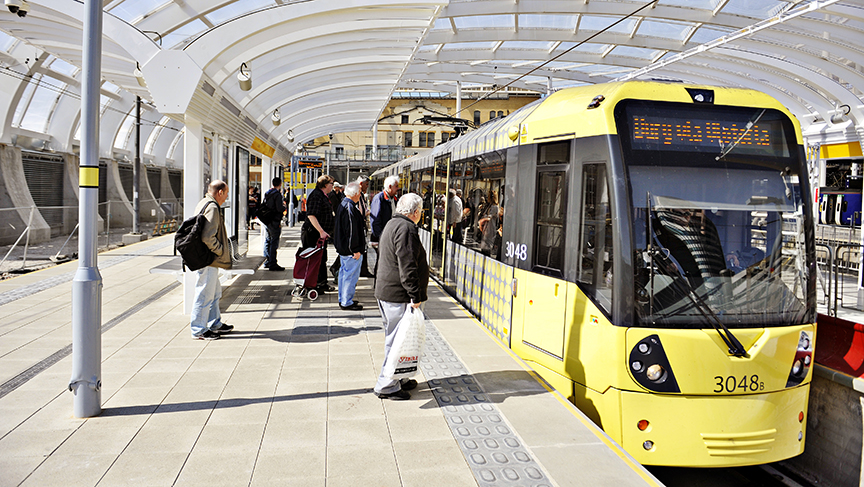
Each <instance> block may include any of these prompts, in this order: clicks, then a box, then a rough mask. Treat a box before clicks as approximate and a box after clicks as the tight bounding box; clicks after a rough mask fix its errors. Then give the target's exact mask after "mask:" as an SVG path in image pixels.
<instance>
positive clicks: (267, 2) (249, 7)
mask: <svg viewBox="0 0 864 487" xmlns="http://www.w3.org/2000/svg"><path fill="white" fill-rule="evenodd" d="M275 5H276V2H275V1H274V0H243V1H238V2H234V3H229V4H228V5H226V6H224V7H222V8H220V9H219V10H216V11H214V12H210V13H209V14H207V15H205V16H204V17H205V18H206V19H207V20H209V21H210V22H211V23H212V24H213V25H219V24H221V23H223V22H227V21H229V20H231V19H235V18H237V17H240V16H242V15H246V14H248V13H251V12H255V11H256V10H261V9H263V8H266V7H272V6H275Z"/></svg>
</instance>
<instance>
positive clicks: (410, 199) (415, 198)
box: [396, 193, 423, 216]
mask: <svg viewBox="0 0 864 487" xmlns="http://www.w3.org/2000/svg"><path fill="white" fill-rule="evenodd" d="M421 208H423V198H421V197H420V195H419V194H415V193H406V194H403V195H402V197H401V198H399V202H398V203H396V213H399V214H400V215H406V216H407V215H411V214H412V213H414V212H415V211H417V210H419V209H421Z"/></svg>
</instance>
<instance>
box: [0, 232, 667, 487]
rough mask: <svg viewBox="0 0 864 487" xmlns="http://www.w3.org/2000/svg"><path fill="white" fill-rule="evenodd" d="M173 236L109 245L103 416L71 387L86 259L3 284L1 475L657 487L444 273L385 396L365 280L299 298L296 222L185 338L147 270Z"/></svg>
mask: <svg viewBox="0 0 864 487" xmlns="http://www.w3.org/2000/svg"><path fill="white" fill-rule="evenodd" d="M172 243H173V236H172V235H168V236H164V237H157V238H154V239H151V240H148V241H145V242H141V243H137V244H134V245H129V246H126V247H123V248H120V249H116V250H113V251H110V252H106V253H102V254H100V256H99V266H100V272H101V275H102V279H103V285H104V287H103V292H102V322H103V328H102V332H103V333H102V387H103V388H102V391H101V393H102V405H103V412H102V414H101V415H100V416H98V417H94V418H89V419H77V418H74V417H73V416H72V403H73V398H72V396H71V393H69V392H68V390H67V384H68V382H69V377H70V374H71V359H72V357H71V337H72V332H71V284H72V278H73V277H74V273H75V270H76V269H77V262H70V263H67V264H63V265H58V266H55V267H52V268H50V269H45V270H41V271H38V272H34V273H30V274H26V275H22V276H19V277H16V278H14V279H10V280H6V281H0V486H19V485H20V486H52V485H62V486H64V487H73V486H79V485H80V486H95V485H98V486H100V487H101V486H115V485H136V486H160V485H166V486H167V485H178V486H195V485H201V486H205V485H206V486H228V485H230V486H234V485H237V486H240V485H243V486H248V485H252V486H259V485H280V486H282V485H298V486H325V485H326V486H340V485H345V486H357V485H370V486H430V485H434V486H472V485H477V486H498V485H500V486H516V485H519V486H631V485H632V486H637V485H639V486H641V485H654V486H657V485H661V484H660V482H659V481H658V480H657V479H656V478H655V477H654V476H653V475H652V474H651V473H649V472H648V471H646V470H645V469H644V468H643V467H642V466H641V465H639V464H638V463H637V462H636V461H634V460H633V459H632V458H631V457H630V456H629V455H627V453H626V452H624V451H623V450H622V449H621V448H620V447H619V446H618V445H617V444H615V443H614V442H613V441H612V440H611V439H609V438H608V437H607V436H606V435H605V434H604V433H603V432H602V431H601V430H599V429H598V428H597V427H596V426H595V425H594V424H593V423H592V422H591V421H590V420H589V419H587V418H586V417H585V416H584V415H583V414H582V413H581V412H580V411H579V410H577V409H576V408H575V407H573V406H572V405H571V404H570V403H569V402H568V401H567V400H566V399H564V398H563V397H562V396H561V395H560V394H558V393H557V392H555V391H553V390H552V389H551V388H550V387H549V386H548V385H547V384H546V383H544V382H543V380H542V379H540V378H539V376H537V375H536V374H535V373H534V372H533V371H532V370H531V369H530V367H528V366H527V365H526V364H525V363H524V362H522V361H521V360H520V359H519V358H518V357H516V356H514V355H513V354H512V353H511V352H510V351H509V350H507V349H505V348H503V347H502V346H501V345H499V344H498V342H497V341H496V340H494V339H493V338H492V337H491V336H490V335H488V334H487V332H486V330H485V329H484V328H483V327H482V326H481V325H480V324H479V323H478V322H477V321H476V320H475V319H474V318H472V317H471V316H470V315H469V314H468V313H467V312H466V311H465V310H464V309H462V308H461V307H460V306H459V305H458V303H457V302H456V301H455V300H453V299H452V298H450V297H449V296H448V295H447V294H445V293H444V292H443V291H442V290H441V289H440V288H438V287H437V286H436V285H435V284H434V283H430V289H429V297H430V299H429V301H428V302H427V303H426V304H425V308H424V309H425V312H426V315H427V317H428V318H429V321H428V323H427V327H428V328H427V345H426V350H425V354H424V356H423V357H422V361H421V371H422V374H418V376H417V377H416V379H417V380H418V382H419V386H418V388H417V389H415V390H414V391H412V397H411V399H410V400H408V401H391V400H381V399H378V398H377V397H376V396H375V395H374V394H373V393H372V386H373V385H374V383H375V380H376V377H377V375H378V372H379V371H380V367H381V363H382V361H383V355H384V351H383V348H384V346H383V342H384V334H383V331H382V324H381V319H380V316H379V314H378V310H377V306H375V300H374V297H373V293H372V280H371V279H363V278H361V279H360V282H359V283H358V289H357V297H356V299H357V300H358V301H360V302H361V303H363V304H364V305H365V309H364V310H362V311H360V312H347V311H342V310H340V309H339V307H338V303H337V298H336V295H335V293H327V294H325V295H323V296H321V297H319V298H318V300H316V301H314V302H313V301H310V300H309V299H301V298H296V297H292V296H291V294H290V291H291V288H292V287H293V284H292V279H291V267H292V264H293V256H294V252H295V250H296V247H297V245H298V243H299V227H297V228H287V229H283V234H282V242H281V248H280V250H279V262H280V264H281V265H283V266H285V267H286V268H287V270H286V271H282V272H270V271H267V270H258V271H257V272H255V273H254V274H251V275H240V276H237V277H234V278H233V279H232V280H231V281H228V282H227V283H225V285H224V287H223V297H222V301H221V305H222V310H223V321H225V322H226V323H229V324H232V325H234V326H235V329H234V331H233V332H232V333H230V334H228V335H225V336H224V337H223V338H221V339H219V340H215V341H200V340H192V339H191V338H190V330H189V321H188V316H184V315H183V314H182V308H183V303H182V301H183V291H182V286H181V285H180V284H179V283H178V282H177V281H176V279H175V278H174V276H172V275H170V274H151V273H149V272H148V270H149V269H150V268H153V267H155V266H158V265H160V264H163V263H165V262H167V261H168V260H170V259H171V258H172V257H173V255H172ZM249 247H250V249H251V250H250V254H257V255H260V253H261V242H260V237H259V236H257V235H253V236H252V239H251V242H250V246H249ZM328 253H329V254H330V259H331V260H332V259H333V258H334V257H335V252H334V251H333V250H332V248H331V249H330V250H329V252H328Z"/></svg>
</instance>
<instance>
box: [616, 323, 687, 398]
mask: <svg viewBox="0 0 864 487" xmlns="http://www.w3.org/2000/svg"><path fill="white" fill-rule="evenodd" d="M631 347H632V348H630V354H629V357H628V358H629V360H628V362H627V365H628V368H629V369H630V374H631V375H632V377H633V379H634V380H635V381H636V383H638V384H639V385H640V386H642V387H644V388H645V389H647V390H649V391H653V392H666V393H679V392H681V389H680V388H679V387H678V382H677V381H676V380H675V373H674V372H673V371H672V364H670V363H669V358H668V357H667V356H666V352H665V351H664V350H663V344H662V343H661V341H660V336H659V335H657V334H655V335H649V336H646V337H644V338H642V339H640V340H639V341H638V342H636V343H635V344H632V345H631Z"/></svg>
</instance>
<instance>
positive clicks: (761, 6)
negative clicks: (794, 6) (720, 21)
mask: <svg viewBox="0 0 864 487" xmlns="http://www.w3.org/2000/svg"><path fill="white" fill-rule="evenodd" d="M789 3H790V2H784V1H778V0H729V3H727V4H726V6H725V7H723V9H722V10H721V12H723V13H724V14H733V15H744V16H747V17H754V18H757V19H759V20H763V19H767V18H768V17H771V16H773V15H776V14H777V13H779V12H780V11H781V10H782V9H783V8H784V7H785V6H786V5H788V4H789Z"/></svg>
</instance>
